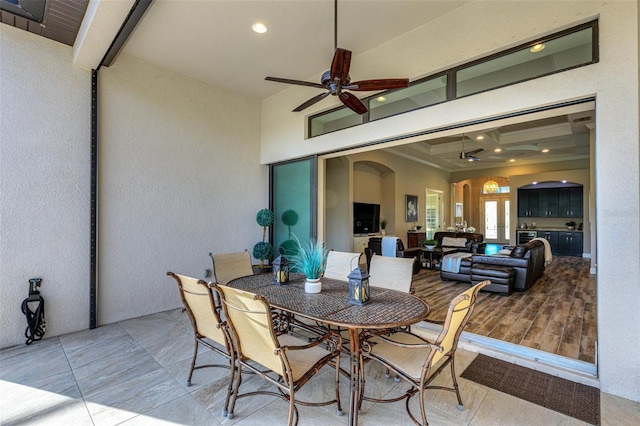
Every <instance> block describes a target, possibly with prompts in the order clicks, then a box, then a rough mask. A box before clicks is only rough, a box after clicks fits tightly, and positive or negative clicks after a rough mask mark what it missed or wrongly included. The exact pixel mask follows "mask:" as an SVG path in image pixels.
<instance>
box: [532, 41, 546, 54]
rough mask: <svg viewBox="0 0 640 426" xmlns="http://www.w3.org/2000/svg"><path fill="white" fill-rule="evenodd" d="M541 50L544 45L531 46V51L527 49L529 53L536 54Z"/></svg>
mask: <svg viewBox="0 0 640 426" xmlns="http://www.w3.org/2000/svg"><path fill="white" fill-rule="evenodd" d="M543 49H544V43H538V44H534V45H533V46H531V49H529V51H531V52H533V53H536V52H540V51H541V50H543Z"/></svg>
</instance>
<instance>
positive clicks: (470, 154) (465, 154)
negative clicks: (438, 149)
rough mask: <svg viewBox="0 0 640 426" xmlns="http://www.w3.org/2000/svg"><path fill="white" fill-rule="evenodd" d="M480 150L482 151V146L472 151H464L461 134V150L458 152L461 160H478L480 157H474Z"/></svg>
mask: <svg viewBox="0 0 640 426" xmlns="http://www.w3.org/2000/svg"><path fill="white" fill-rule="evenodd" d="M482 151H484V149H483V148H478V149H474V150H472V151H465V150H464V135H462V151H461V152H460V159H461V160H467V161H479V160H480V159H479V158H478V157H476V154H479V153H481V152H482Z"/></svg>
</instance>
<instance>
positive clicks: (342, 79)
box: [265, 0, 409, 114]
mask: <svg viewBox="0 0 640 426" xmlns="http://www.w3.org/2000/svg"><path fill="white" fill-rule="evenodd" d="M337 11H338V0H335V2H334V48H335V52H334V54H333V60H332V61H331V68H330V69H329V70H328V71H325V72H324V73H323V74H322V77H321V78H320V83H319V84H318V83H312V82H308V81H301V80H291V79H287V78H280V77H265V80H268V81H275V82H278V83H286V84H295V85H298V86H308V87H316V88H319V89H326V90H327V91H326V92H324V93H321V94H319V95H316V96H314V97H313V98H311V99H309V100H307V101H305V102H303V103H302V104H300V105H299V106H298V107H296V108H295V109H294V110H293V111H294V112H299V111H302V110H304V109H306V108H308V107H310V106H311V105H313V104H315V103H317V102H319V101H321V100H322V99H324V98H326V97H327V96H329V95H333V96H337V97H338V99H340V101H341V102H342V103H343V104H344V105H345V106H346V107H348V108H350V109H351V110H352V111H354V112H356V113H358V114H364V113H366V112H367V111H368V109H367V107H366V106H365V104H363V103H362V101H361V100H360V99H358V97H357V96H355V95H353V94H352V93H349V92H346V91H345V90H350V91H356V92H358V91H360V92H371V91H377V90H390V89H401V88H404V87H408V86H409V79H408V78H386V79H377V80H362V81H354V82H351V77H350V76H349V68H350V67H351V51H350V50H347V49H342V48H339V47H337V46H338V35H337V28H338V12H337Z"/></svg>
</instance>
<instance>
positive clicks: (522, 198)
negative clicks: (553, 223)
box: [518, 189, 540, 217]
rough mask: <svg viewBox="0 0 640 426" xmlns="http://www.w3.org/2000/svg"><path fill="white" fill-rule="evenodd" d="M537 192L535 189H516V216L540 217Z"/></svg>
mask: <svg viewBox="0 0 640 426" xmlns="http://www.w3.org/2000/svg"><path fill="white" fill-rule="evenodd" d="M538 199H539V192H538V190H537V189H519V190H518V217H540V216H539V214H538Z"/></svg>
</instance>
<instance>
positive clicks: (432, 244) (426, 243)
mask: <svg viewBox="0 0 640 426" xmlns="http://www.w3.org/2000/svg"><path fill="white" fill-rule="evenodd" d="M422 245H423V246H424V247H425V248H427V249H429V250H433V249H434V248H436V246H437V245H438V240H422Z"/></svg>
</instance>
